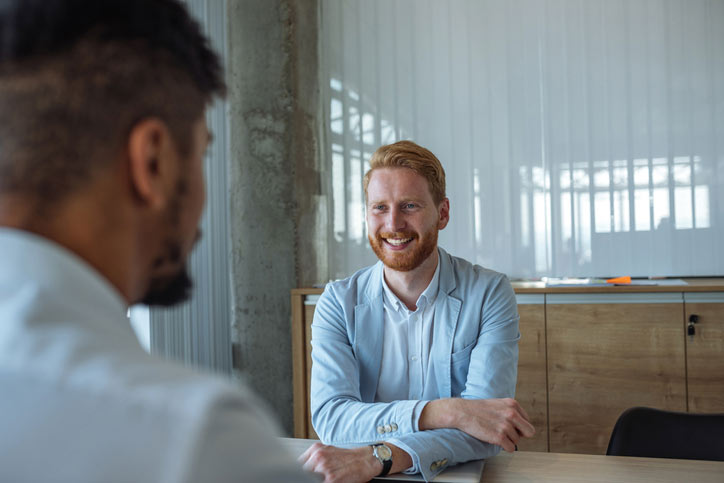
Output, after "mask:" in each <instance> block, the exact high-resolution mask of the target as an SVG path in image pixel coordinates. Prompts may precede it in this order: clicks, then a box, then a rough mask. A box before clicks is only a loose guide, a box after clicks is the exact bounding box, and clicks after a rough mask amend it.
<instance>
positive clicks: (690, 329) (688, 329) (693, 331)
mask: <svg viewBox="0 0 724 483" xmlns="http://www.w3.org/2000/svg"><path fill="white" fill-rule="evenodd" d="M686 333H687V334H688V335H694V334H696V327H694V324H689V325H688V326H687V327H686Z"/></svg>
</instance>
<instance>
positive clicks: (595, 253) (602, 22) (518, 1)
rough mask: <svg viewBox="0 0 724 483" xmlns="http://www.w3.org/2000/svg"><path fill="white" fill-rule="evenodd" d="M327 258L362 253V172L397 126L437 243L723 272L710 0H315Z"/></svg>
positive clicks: (497, 256)
mask: <svg viewBox="0 0 724 483" xmlns="http://www.w3.org/2000/svg"><path fill="white" fill-rule="evenodd" d="M321 16H322V26H323V32H322V36H321V38H322V41H321V42H322V45H321V48H322V60H323V64H322V65H323V79H324V82H325V85H324V86H323V94H324V98H325V110H326V116H327V117H328V119H327V128H328V130H327V136H328V137H327V140H326V158H327V159H326V162H327V163H328V167H329V186H328V190H329V193H331V195H332V201H333V203H332V204H331V208H330V226H331V227H333V230H332V231H331V232H330V233H329V237H330V239H329V241H330V257H331V259H330V267H331V274H332V276H333V277H344V276H347V275H349V274H350V273H352V272H353V271H354V270H355V269H357V268H359V267H362V266H364V265H367V264H369V263H371V262H373V261H374V260H375V257H374V254H372V252H371V251H370V249H369V248H368V246H367V241H366V229H365V224H364V196H363V195H364V194H363V192H362V185H361V182H362V176H363V173H364V172H365V170H366V167H367V166H366V163H367V161H368V160H369V157H370V155H371V153H372V152H373V151H374V149H375V148H376V147H377V146H379V145H380V144H386V143H390V142H394V141H396V140H400V139H412V140H414V141H416V142H418V143H420V144H422V145H424V146H426V147H428V148H429V149H431V150H432V151H433V152H434V153H436V154H437V155H438V157H439V158H440V159H441V161H442V162H443V165H444V166H445V168H446V171H447V178H448V196H449V198H450V202H451V215H452V220H451V223H450V225H449V226H448V227H447V228H446V229H445V230H444V231H443V232H442V233H441V239H440V241H441V246H443V247H444V248H446V249H448V251H450V252H452V253H454V254H457V255H459V256H462V257H465V258H467V259H469V260H471V261H474V262H476V263H479V264H481V265H484V266H487V267H490V268H494V269H496V270H500V271H503V272H506V273H508V274H509V275H510V276H512V277H539V276H546V275H547V276H606V275H634V276H663V275H669V276H672V275H675V276H683V275H722V274H724V247H723V246H722V224H723V222H724V193H722V189H721V188H722V185H723V184H724V2H722V1H720V0H668V1H661V0H618V1H616V0H578V1H553V0H512V1H505V0H499V1H483V0H459V1H458V0H455V1H441V0H323V1H322V13H321Z"/></svg>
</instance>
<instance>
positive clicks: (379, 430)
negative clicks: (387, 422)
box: [377, 426, 385, 434]
mask: <svg viewBox="0 0 724 483" xmlns="http://www.w3.org/2000/svg"><path fill="white" fill-rule="evenodd" d="M377 432H378V433H379V434H384V432H385V428H384V426H377Z"/></svg>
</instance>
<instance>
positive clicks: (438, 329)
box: [432, 248, 462, 397]
mask: <svg viewBox="0 0 724 483" xmlns="http://www.w3.org/2000/svg"><path fill="white" fill-rule="evenodd" d="M438 253H439V255H440V258H439V260H440V262H439V263H440V289H439V290H438V292H437V300H436V301H435V318H434V324H435V326H434V329H433V331H434V336H433V341H434V342H433V347H432V353H433V354H434V356H433V357H432V364H434V365H435V375H436V377H437V384H438V390H439V394H440V396H441V397H451V395H452V389H451V381H450V375H451V372H450V371H451V369H450V355H451V354H452V349H453V337H454V336H455V329H456V328H457V325H458V318H459V316H460V309H461V307H462V301H461V300H460V299H458V298H456V297H453V296H452V295H450V293H452V292H453V291H454V290H455V288H456V286H457V285H456V283H455V274H454V273H453V266H452V262H451V260H450V256H449V255H448V254H447V253H446V252H445V250H443V249H442V248H438Z"/></svg>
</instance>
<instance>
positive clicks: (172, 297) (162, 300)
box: [141, 242, 194, 307]
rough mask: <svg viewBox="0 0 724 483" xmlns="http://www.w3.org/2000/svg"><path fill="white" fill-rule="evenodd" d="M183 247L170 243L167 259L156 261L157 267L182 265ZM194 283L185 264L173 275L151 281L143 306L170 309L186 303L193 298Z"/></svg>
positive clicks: (162, 258)
mask: <svg viewBox="0 0 724 483" xmlns="http://www.w3.org/2000/svg"><path fill="white" fill-rule="evenodd" d="M181 257H182V254H181V247H180V246H179V244H178V243H174V242H168V243H167V250H166V256H165V257H159V258H158V259H156V260H155V261H154V266H155V267H160V266H162V265H164V264H167V263H172V264H178V263H181ZM193 286H194V283H193V281H192V280H191V275H189V271H188V266H187V265H186V262H183V263H182V264H181V266H180V268H179V269H178V271H177V272H176V273H175V274H173V275H158V276H155V277H153V278H152V279H151V282H150V284H149V287H148V290H147V291H146V295H144V296H143V299H142V300H141V303H142V304H145V305H155V306H162V307H170V306H172V305H177V304H180V303H181V302H185V301H186V300H188V299H189V298H190V297H191V289H192V288H193Z"/></svg>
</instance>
